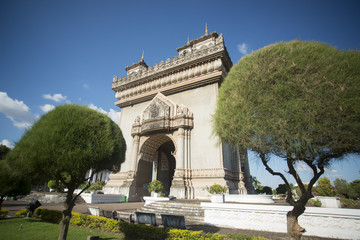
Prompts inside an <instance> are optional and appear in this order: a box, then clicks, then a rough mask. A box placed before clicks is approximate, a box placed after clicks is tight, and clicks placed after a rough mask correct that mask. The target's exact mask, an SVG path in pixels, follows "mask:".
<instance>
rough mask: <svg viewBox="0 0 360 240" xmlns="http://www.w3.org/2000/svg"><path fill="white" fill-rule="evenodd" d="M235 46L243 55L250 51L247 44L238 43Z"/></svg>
mask: <svg viewBox="0 0 360 240" xmlns="http://www.w3.org/2000/svg"><path fill="white" fill-rule="evenodd" d="M237 47H238V50H239V52H240V53H241V54H243V55H247V54H249V53H250V52H251V51H250V49H249V46H248V45H247V44H246V43H241V44H238V45H237Z"/></svg>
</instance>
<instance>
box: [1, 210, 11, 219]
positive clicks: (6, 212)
mask: <svg viewBox="0 0 360 240" xmlns="http://www.w3.org/2000/svg"><path fill="white" fill-rule="evenodd" d="M8 213H9V210H0V219H2V218H5V217H6V216H7V215H8Z"/></svg>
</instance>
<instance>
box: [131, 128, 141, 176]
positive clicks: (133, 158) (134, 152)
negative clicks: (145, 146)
mask: <svg viewBox="0 0 360 240" xmlns="http://www.w3.org/2000/svg"><path fill="white" fill-rule="evenodd" d="M139 143H140V137H139V135H135V136H134V140H133V146H132V152H131V161H132V167H131V170H132V171H134V172H136V168H137V158H138V151H139Z"/></svg>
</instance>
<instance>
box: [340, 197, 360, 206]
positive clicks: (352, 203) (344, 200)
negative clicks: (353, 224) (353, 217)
mask: <svg viewBox="0 0 360 240" xmlns="http://www.w3.org/2000/svg"><path fill="white" fill-rule="evenodd" d="M340 203H341V207H343V208H360V201H359V200H354V199H347V198H341V199H340Z"/></svg>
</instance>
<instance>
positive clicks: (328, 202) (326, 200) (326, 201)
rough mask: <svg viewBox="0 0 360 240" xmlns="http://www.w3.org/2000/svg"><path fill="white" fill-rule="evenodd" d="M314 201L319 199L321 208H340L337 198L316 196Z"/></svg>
mask: <svg viewBox="0 0 360 240" xmlns="http://www.w3.org/2000/svg"><path fill="white" fill-rule="evenodd" d="M316 199H319V200H320V202H321V207H325V208H340V207H341V204H340V200H339V199H338V198H337V197H322V196H317V197H316Z"/></svg>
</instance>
